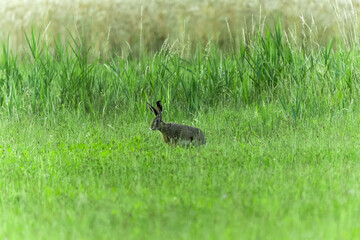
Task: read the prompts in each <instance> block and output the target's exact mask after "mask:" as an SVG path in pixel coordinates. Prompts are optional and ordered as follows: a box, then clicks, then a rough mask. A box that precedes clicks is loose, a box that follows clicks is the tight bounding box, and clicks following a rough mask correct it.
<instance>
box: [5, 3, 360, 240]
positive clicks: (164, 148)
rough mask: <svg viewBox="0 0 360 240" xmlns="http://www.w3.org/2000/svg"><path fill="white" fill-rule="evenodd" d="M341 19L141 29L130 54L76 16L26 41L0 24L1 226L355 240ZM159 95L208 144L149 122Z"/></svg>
mask: <svg viewBox="0 0 360 240" xmlns="http://www.w3.org/2000/svg"><path fill="white" fill-rule="evenodd" d="M54 2H56V1H54ZM199 2H200V3H203V2H201V1H199ZM204 2H205V1H204ZM239 2H240V1H239ZM15 3H17V2H16V1H14V4H15ZM26 3H27V2H26V1H24V4H26ZM52 3H53V2H51V1H49V4H52ZM177 3H178V2H177ZM207 3H208V4H209V6H212V5H211V4H215V2H213V3H212V2H209V1H208V2H207ZM226 3H228V4H230V1H229V2H226ZM28 4H30V2H29V3H28ZM84 4H85V3H84ZM153 4H155V5H156V4H159V2H153ZM178 4H179V3H178ZM85 5H86V4H85ZM215 5H216V4H215ZM86 6H87V5H86ZM95 6H97V5H95ZM354 6H355V7H356V4H355V3H354ZM114 8H115V7H114ZM84 9H86V8H84ZM144 9H146V7H144ZM209 9H212V8H211V7H210V8H209ZM354 9H355V8H352V10H354ZM179 11H180V10H179ZM65 12H66V11H65ZM144 12H145V10H144ZM345 13H346V12H345ZM345 13H344V14H345ZM345 15H346V14H345ZM346 16H347V17H348V18H347V20H351V21H350V22H351V23H352V25H341V24H345V23H346V21H343V22H341V21H340V20H339V19H340V18H338V17H337V18H336V19H335V20H336V21H337V23H338V24H339V25H338V27H339V28H338V30H341V31H339V32H337V31H331V32H328V33H331V34H329V35H326V37H325V38H322V37H321V36H320V35H319V34H317V33H316V32H312V31H315V30H316V29H318V30H319V29H321V28H320V27H319V28H316V27H314V26H312V25H308V26H303V27H309V28H308V30H310V31H309V32H310V33H311V34H309V35H303V32H301V31H300V32H296V31H295V29H288V28H287V25H284V22H286V21H285V20H286V19H287V18H286V16H282V15H281V14H280V16H279V20H278V22H277V21H274V22H273V24H272V25H266V24H265V23H262V24H255V25H254V27H253V29H254V30H253V31H249V32H246V33H245V34H244V35H243V36H242V37H241V38H239V36H240V35H237V34H236V33H235V32H233V31H232V30H231V29H230V31H229V30H228V29H227V30H226V28H225V31H224V32H222V31H218V32H217V33H219V34H220V35H219V38H218V39H217V40H216V41H205V42H206V43H205V45H203V43H204V42H203V39H202V38H201V37H199V36H197V37H196V38H194V41H190V42H187V43H191V46H192V47H191V48H188V47H187V46H188V45H187V43H186V44H185V45H184V42H185V41H183V42H181V41H180V40H179V42H178V43H179V44H178V43H174V42H173V41H171V39H170V38H167V39H166V38H164V39H163V38H159V39H158V40H156V41H154V43H155V42H156V44H155V45H151V44H149V42H146V40H145V38H144V39H143V41H144V42H142V43H143V44H144V45H142V46H143V48H142V47H141V45H140V42H141V38H139V37H140V36H137V39H139V42H136V45H137V46H138V49H137V50H136V51H137V52H136V53H134V54H122V53H123V52H122V51H117V50H116V48H115V47H114V46H116V44H115V43H114V45H113V46H112V47H114V49H113V48H112V47H111V48H109V49H112V50H111V51H113V54H110V55H107V56H104V55H103V54H94V49H95V52H98V50H99V49H103V51H104V52H106V51H109V49H107V50H104V48H103V47H102V46H100V45H101V44H99V42H98V41H97V40H99V39H100V38H99V39H93V38H87V37H88V35H87V34H88V33H89V32H88V29H87V28H86V27H87V26H84V25H83V27H81V26H80V27H79V28H78V31H75V30H74V31H72V30H69V32H68V33H66V32H61V33H60V35H58V36H57V37H55V38H52V40H51V43H49V38H48V35H47V34H49V36H51V34H53V33H51V32H47V31H48V30H46V29H43V30H42V29H41V28H33V29H32V30H28V31H25V34H24V35H23V36H22V38H23V41H22V45H21V46H22V48H23V50H24V51H23V52H18V51H16V50H14V49H13V46H12V44H16V43H17V40H15V41H14V42H13V41H12V37H11V36H9V39H8V40H6V39H5V40H4V42H3V45H2V51H1V53H0V159H1V161H0V213H1V214H0V223H1V224H0V238H2V239H119V238H120V239H246V240H248V239H326V240H328V239H359V237H360V224H359V215H360V205H359V202H360V186H359V181H358V179H359V177H360V168H359V167H360V166H359V165H360V162H359V160H358V157H359V154H360V144H359V140H358V139H359V136H360V133H359V131H358V129H359V127H360V110H359V109H360V104H359V98H360V82H359V76H360V70H359V65H360V62H359V61H360V60H359V58H358V53H359V51H358V47H359V41H358V39H359V38H358V33H357V29H358V28H357V24H356V19H357V17H356V16H357V15H356V13H355V12H353V15H351V17H349V15H346ZM24 17H25V16H24ZM282 17H284V18H282ZM5 19H9V18H5ZM80 25H81V24H80ZM225 26H226V25H225ZM344 26H346V27H344ZM142 27H144V29H147V31H149V28H146V27H145V25H144V26H142ZM229 28H231V26H230V25H229ZM25 29H26V28H25ZM150 29H151V28H150ZM205 29H206V28H205ZM332 30H334V29H332ZM49 31H50V30H49ZM44 32H45V33H46V34H44ZM222 34H223V35H225V34H226V37H225V39H228V40H227V42H221V41H222V40H221V39H222V37H221V36H222ZM232 34H233V35H232ZM292 34H295V35H292ZM296 34H297V35H296ZM175 36H176V37H179V36H178V35H176V34H175ZM64 39H67V40H64ZM109 39H110V38H109ZM205 39H207V40H208V38H207V37H206V38H205ZM136 41H137V40H136ZM186 41H187V40H186ZM130 48H131V46H130ZM101 51H102V50H101ZM101 51H100V52H101ZM129 51H130V50H129ZM134 52H135V50H134ZM159 99H161V100H162V103H163V106H164V113H163V118H164V120H165V121H167V122H178V123H182V124H187V125H192V126H196V127H199V128H200V129H202V130H203V131H204V133H205V135H206V139H207V145H206V146H203V147H200V148H183V147H175V146H168V145H166V144H164V143H163V142H162V137H161V134H160V133H159V132H154V131H150V130H149V127H150V123H151V121H152V118H153V115H152V113H151V112H150V110H149V109H147V108H146V102H150V103H152V104H154V103H155V102H156V101H157V100H159Z"/></svg>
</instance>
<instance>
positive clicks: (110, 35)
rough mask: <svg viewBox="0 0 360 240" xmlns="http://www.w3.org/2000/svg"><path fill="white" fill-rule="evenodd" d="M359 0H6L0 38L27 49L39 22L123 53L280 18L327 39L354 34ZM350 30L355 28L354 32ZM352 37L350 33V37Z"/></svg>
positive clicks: (240, 35)
mask: <svg viewBox="0 0 360 240" xmlns="http://www.w3.org/2000/svg"><path fill="white" fill-rule="evenodd" d="M359 2H360V1H358V0H356V1H355V0H354V1H349V0H341V1H333V0H329V1H314V0H304V1H300V0H290V1H287V0H268V1H265V0H255V1H246V0H207V1H205V0H199V1H190V0H181V1H180V0H153V1H145V0H144V1H142V0H139V1H133V0H103V1H95V0H72V1H69V0H36V1H27V0H13V1H6V0H2V1H1V4H0V14H1V16H2V18H1V19H0V41H3V42H4V41H6V40H7V38H9V42H10V48H11V49H12V50H15V51H16V52H18V53H21V52H22V51H24V45H26V40H25V36H24V32H30V29H31V27H36V30H37V31H40V32H41V33H42V35H41V37H42V41H44V42H45V43H47V44H50V45H51V44H52V43H53V41H54V39H55V38H57V37H59V36H61V38H62V40H65V39H66V38H67V37H68V35H69V34H68V32H70V34H75V33H76V31H78V32H80V31H81V28H82V30H83V32H84V33H85V39H86V41H87V44H88V45H91V48H92V51H93V53H95V54H102V55H106V54H109V53H112V52H116V53H118V54H120V55H122V56H128V55H129V54H134V55H135V56H136V55H137V54H138V53H139V52H155V51H158V50H159V49H160V48H161V46H162V44H163V43H164V41H165V40H166V39H167V40H168V41H169V42H170V43H171V44H173V43H174V42H176V43H177V44H179V45H180V46H183V47H184V48H188V49H195V48H196V47H195V46H194V45H195V44H198V43H200V44H203V45H206V43H207V42H208V41H210V40H212V41H216V42H217V44H218V45H219V47H221V48H225V49H226V48H227V47H228V46H229V43H230V42H232V43H235V44H236V43H239V42H241V41H243V40H244V36H245V35H246V34H247V33H249V32H251V31H254V30H255V31H258V29H259V26H262V27H264V26H272V25H273V24H274V21H276V20H277V19H280V20H281V22H282V25H283V29H285V30H287V31H288V32H289V33H290V34H289V35H290V36H291V38H293V40H294V39H295V40H296V39H297V38H298V39H300V41H299V42H301V43H303V39H304V38H309V39H311V41H312V42H315V43H316V44H320V45H321V44H326V43H327V42H328V41H329V39H331V38H332V37H334V36H341V37H344V36H346V38H350V39H351V41H352V42H353V41H357V40H356V39H357V37H356V36H353V35H356V32H357V31H356V30H357V25H358V21H357V12H358V10H359V9H360V7H359V6H360V4H359ZM349 35H350V36H349ZM346 40H347V41H348V40H349V39H346Z"/></svg>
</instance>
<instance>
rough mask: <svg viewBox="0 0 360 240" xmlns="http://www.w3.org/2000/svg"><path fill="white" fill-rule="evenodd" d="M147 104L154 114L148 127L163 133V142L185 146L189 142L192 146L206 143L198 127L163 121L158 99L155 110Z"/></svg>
mask: <svg viewBox="0 0 360 240" xmlns="http://www.w3.org/2000/svg"><path fill="white" fill-rule="evenodd" d="M147 105H148V107H149V108H150V110H151V111H152V112H153V113H154V115H155V118H154V120H153V121H152V123H151V127H150V129H151V130H159V131H160V132H161V134H162V135H163V139H164V142H166V143H168V144H171V143H173V144H179V145H186V146H189V145H190V144H193V145H194V146H199V145H202V144H206V140H205V135H204V133H203V132H202V131H201V130H200V129H199V128H196V127H191V126H187V125H182V124H177V123H165V122H163V121H162V105H161V102H160V101H158V102H157V103H156V105H157V110H156V109H155V108H154V107H153V106H152V105H151V104H149V103H147Z"/></svg>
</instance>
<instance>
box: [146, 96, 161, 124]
mask: <svg viewBox="0 0 360 240" xmlns="http://www.w3.org/2000/svg"><path fill="white" fill-rule="evenodd" d="M147 105H148V107H149V108H150V110H151V111H152V112H153V113H154V115H155V118H154V120H153V121H152V123H151V126H150V129H151V130H159V129H160V128H161V125H162V124H163V121H162V114H161V112H162V106H161V102H160V101H157V103H156V106H157V110H156V109H155V108H154V107H153V106H152V105H151V104H150V103H147Z"/></svg>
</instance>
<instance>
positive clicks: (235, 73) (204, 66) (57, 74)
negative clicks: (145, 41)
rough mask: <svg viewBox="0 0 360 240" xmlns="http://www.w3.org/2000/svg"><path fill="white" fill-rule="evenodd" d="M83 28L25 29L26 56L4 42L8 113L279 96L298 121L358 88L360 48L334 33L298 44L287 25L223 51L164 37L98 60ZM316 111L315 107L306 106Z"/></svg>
mask: <svg viewBox="0 0 360 240" xmlns="http://www.w3.org/2000/svg"><path fill="white" fill-rule="evenodd" d="M85 31H86V30H85V29H83V30H82V31H80V32H78V33H76V34H75V35H72V34H71V33H68V34H69V36H68V37H67V38H69V39H70V40H69V41H63V40H62V39H61V38H60V37H59V38H58V39H57V40H55V43H54V44H55V46H56V50H55V51H53V50H52V49H51V48H49V46H48V45H47V44H46V42H43V41H42V36H43V33H42V32H40V31H36V30H32V31H31V32H30V33H28V34H25V38H26V40H27V44H28V52H29V54H28V55H26V56H25V58H21V59H19V58H18V57H17V55H16V54H15V53H14V52H13V51H11V50H10V49H9V45H8V43H4V44H3V51H2V54H1V67H0V88H1V97H0V105H1V107H2V108H3V109H5V110H6V112H7V113H8V114H10V115H11V114H14V113H17V114H18V113H30V114H45V115H46V114H52V113H56V112H58V111H60V110H62V109H69V110H71V111H78V112H83V113H90V114H95V115H96V116H100V115H107V114H111V113H116V112H117V111H118V112H122V111H123V110H124V108H125V109H129V108H132V110H133V111H134V112H142V111H143V110H144V109H145V102H146V101H154V100H156V99H162V100H163V101H164V103H165V105H166V106H167V107H170V106H171V107H173V108H174V107H175V108H179V109H182V110H184V109H187V111H189V112H196V111H197V110H206V109H207V108H209V107H218V106H230V107H235V108H237V107H243V106H246V105H251V104H253V103H259V102H262V103H267V102H278V103H279V104H281V105H282V106H283V109H284V110H285V112H287V114H288V115H289V116H290V117H292V118H294V120H295V121H297V120H298V119H299V118H301V116H303V115H304V114H305V115H306V114H308V115H312V114H314V112H318V110H320V109H322V108H346V107H348V106H349V104H352V103H353V100H354V98H356V97H357V96H358V95H359V83H358V81H357V76H358V70H357V69H358V68H357V67H356V66H357V64H358V61H359V60H358V59H357V58H356V52H355V50H353V48H351V47H348V46H347V45H344V46H345V47H342V46H343V45H342V42H341V41H340V40H338V42H339V44H338V48H337V49H336V50H334V49H333V44H334V40H331V41H330V42H329V43H328V45H327V46H325V47H319V48H311V47H310V48H304V47H299V45H297V43H296V42H295V41H292V40H291V39H290V38H288V36H287V35H286V31H284V30H283V28H282V27H281V24H280V22H279V23H278V24H277V25H276V27H274V28H273V27H271V28H270V27H269V28H264V30H263V32H261V31H260V30H259V31H258V32H256V33H255V34H252V35H248V36H246V41H243V42H242V43H241V44H240V45H239V47H234V48H233V49H232V50H231V51H230V52H228V51H222V50H221V49H219V47H218V45H216V44H212V43H211V42H209V43H208V44H207V46H206V47H205V48H198V50H197V51H196V52H195V54H194V55H192V56H190V57H187V58H184V57H182V50H183V49H182V48H181V47H179V46H178V45H176V44H175V45H174V44H172V45H170V43H169V42H167V41H165V43H164V44H163V46H162V48H161V50H160V51H159V52H158V53H156V54H155V55H149V54H144V55H142V57H141V59H133V58H131V57H128V58H123V57H121V56H119V55H116V56H114V57H112V58H111V60H110V61H105V62H104V61H103V60H102V59H101V58H97V59H94V58H93V57H92V56H91V55H90V50H91V47H89V46H88V45H87V44H86V43H85V39H86V37H85ZM308 110H309V111H308Z"/></svg>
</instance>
